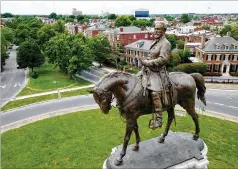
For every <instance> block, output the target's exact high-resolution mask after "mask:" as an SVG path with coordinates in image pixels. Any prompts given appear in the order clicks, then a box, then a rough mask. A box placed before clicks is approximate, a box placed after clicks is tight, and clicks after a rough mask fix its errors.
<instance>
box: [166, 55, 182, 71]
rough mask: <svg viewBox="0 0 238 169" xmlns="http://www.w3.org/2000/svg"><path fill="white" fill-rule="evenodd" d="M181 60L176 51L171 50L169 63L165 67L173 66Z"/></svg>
mask: <svg viewBox="0 0 238 169" xmlns="http://www.w3.org/2000/svg"><path fill="white" fill-rule="evenodd" d="M180 62H181V58H180V56H179V54H178V53H177V52H172V53H171V55H170V59H169V63H168V65H167V67H169V68H174V67H175V66H177V65H179V64H180Z"/></svg>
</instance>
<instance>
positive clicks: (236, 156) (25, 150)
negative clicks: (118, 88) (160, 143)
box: [1, 109, 238, 168]
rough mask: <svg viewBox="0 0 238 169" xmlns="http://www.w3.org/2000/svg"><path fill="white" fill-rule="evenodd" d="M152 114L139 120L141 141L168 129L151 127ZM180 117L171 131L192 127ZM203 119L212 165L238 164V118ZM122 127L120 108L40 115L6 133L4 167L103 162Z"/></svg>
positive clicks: (95, 165)
mask: <svg viewBox="0 0 238 169" xmlns="http://www.w3.org/2000/svg"><path fill="white" fill-rule="evenodd" d="M150 118H151V116H150V115H147V116H143V117H141V118H140V119H139V121H138V124H139V127H140V128H139V131H140V135H141V139H142V141H143V140H147V139H150V138H153V137H157V136H159V135H160V134H161V132H162V131H163V130H164V128H163V129H158V130H155V131H154V130H151V129H149V128H148V127H147V126H148V121H149V119H150ZM165 120H166V119H165ZM176 120H177V126H176V127H175V126H174V123H173V124H172V127H171V130H172V131H183V132H194V124H193V121H192V119H191V118H190V117H188V116H185V117H179V116H177V118H176ZM200 124H201V134H200V136H201V138H202V139H203V140H204V141H205V142H206V144H207V146H208V160H209V161H210V164H209V168H238V153H237V150H238V141H237V140H238V124H237V123H233V122H229V121H224V120H221V119H217V118H212V117H207V116H201V115H200ZM124 132H125V123H124V122H123V121H122V120H121V118H120V116H119V113H118V111H117V110H116V109H113V110H112V111H111V113H109V114H108V115H104V114H102V113H101V112H100V111H99V110H89V111H83V112H76V113H73V114H67V115H63V116H58V117H54V118H50V119H45V120H41V121H38V122H35V123H32V124H29V125H26V126H23V127H21V128H18V129H14V130H10V131H7V132H5V133H3V134H2V147H1V148H2V159H1V162H2V168H102V165H103V162H104V160H105V159H106V158H107V157H108V156H109V155H110V153H111V149H112V148H113V147H115V146H117V145H119V144H122V143H123V136H124ZM134 142H135V138H134V134H133V135H132V139H131V141H130V144H133V143H134ZM141 151H142V150H141Z"/></svg>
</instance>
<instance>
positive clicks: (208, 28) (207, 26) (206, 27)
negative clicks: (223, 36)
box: [203, 25, 211, 31]
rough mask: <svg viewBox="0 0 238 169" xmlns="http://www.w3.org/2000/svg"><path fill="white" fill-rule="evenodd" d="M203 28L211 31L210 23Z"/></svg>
mask: <svg viewBox="0 0 238 169" xmlns="http://www.w3.org/2000/svg"><path fill="white" fill-rule="evenodd" d="M203 28H204V29H205V30H207V31H210V28H211V26H210V25H204V26H203Z"/></svg>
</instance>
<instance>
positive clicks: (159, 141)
mask: <svg viewBox="0 0 238 169" xmlns="http://www.w3.org/2000/svg"><path fill="white" fill-rule="evenodd" d="M164 140H165V138H159V139H158V141H157V142H158V143H163V142H164Z"/></svg>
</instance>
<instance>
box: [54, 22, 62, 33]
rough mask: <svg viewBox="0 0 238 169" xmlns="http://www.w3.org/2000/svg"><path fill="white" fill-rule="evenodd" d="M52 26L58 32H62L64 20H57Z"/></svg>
mask: <svg viewBox="0 0 238 169" xmlns="http://www.w3.org/2000/svg"><path fill="white" fill-rule="evenodd" d="M53 28H54V30H55V31H56V32H58V33H64V32H65V25H64V22H63V21H62V20H58V21H57V22H56V23H55V24H54V26H53Z"/></svg>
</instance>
